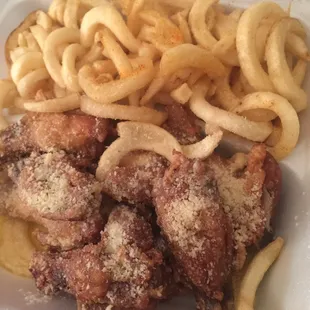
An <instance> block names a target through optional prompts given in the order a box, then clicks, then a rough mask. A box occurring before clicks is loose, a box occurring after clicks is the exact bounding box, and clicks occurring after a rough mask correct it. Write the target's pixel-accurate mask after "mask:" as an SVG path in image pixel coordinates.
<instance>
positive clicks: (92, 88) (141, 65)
mask: <svg viewBox="0 0 310 310" xmlns="http://www.w3.org/2000/svg"><path fill="white" fill-rule="evenodd" d="M132 65H133V71H132V73H131V74H130V75H128V76H126V77H125V78H122V79H119V80H114V81H112V80H111V79H110V78H108V80H105V81H104V82H103V83H101V82H100V81H98V80H97V79H96V76H95V72H94V69H93V68H92V67H90V66H88V65H86V66H84V67H83V68H82V69H81V70H80V71H79V74H78V75H79V83H80V86H81V87H82V89H83V90H84V92H85V93H86V94H87V95H88V96H89V97H90V98H92V99H93V100H95V101H98V102H100V103H112V102H116V101H118V100H120V99H123V98H125V97H127V96H128V95H130V94H131V93H133V92H135V91H137V90H139V89H141V88H143V87H145V86H146V85H148V83H149V82H150V81H151V80H152V79H153V77H154V75H155V72H154V66H153V63H152V61H150V60H148V59H143V58H137V59H135V63H134V64H132Z"/></svg>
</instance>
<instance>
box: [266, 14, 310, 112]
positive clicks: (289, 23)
mask: <svg viewBox="0 0 310 310" xmlns="http://www.w3.org/2000/svg"><path fill="white" fill-rule="evenodd" d="M300 27H301V24H300V23H299V22H298V21H297V20H295V19H291V18H285V19H282V20H281V21H280V22H278V23H277V24H276V25H275V27H274V28H273V29H272V32H271V34H270V36H269V38H268V42H267V46H266V60H267V64H268V71H269V76H270V79H271V81H272V83H273V85H274V87H275V88H276V90H277V92H278V93H279V94H280V95H282V96H283V97H285V98H287V99H288V100H289V101H290V103H291V104H292V105H293V107H294V108H295V110H296V111H297V112H300V111H302V110H304V109H305V108H306V107H307V95H306V93H305V91H304V90H303V89H301V88H300V86H299V85H298V84H297V83H296V82H295V80H294V77H293V75H292V73H291V70H290V68H289V67H288V64H287V61H286V55H285V50H284V48H285V42H286V37H287V34H288V33H289V32H290V31H294V30H295V29H296V31H299V30H300Z"/></svg>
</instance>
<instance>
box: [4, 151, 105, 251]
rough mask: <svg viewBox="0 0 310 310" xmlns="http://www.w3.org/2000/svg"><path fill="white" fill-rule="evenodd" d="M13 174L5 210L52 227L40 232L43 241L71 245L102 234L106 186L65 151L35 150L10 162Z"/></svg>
mask: <svg viewBox="0 0 310 310" xmlns="http://www.w3.org/2000/svg"><path fill="white" fill-rule="evenodd" d="M8 176H9V178H10V181H9V182H6V183H5V184H2V186H1V195H0V197H1V198H0V199H1V207H0V213H1V214H6V215H9V216H13V217H16V218H22V219H25V220H28V221H32V222H35V223H37V224H39V225H41V226H43V227H44V228H46V231H37V232H36V235H37V237H38V239H39V240H40V241H41V243H42V244H43V245H46V246H49V247H53V248H59V249H71V248H75V247H80V246H83V245H84V244H86V243H88V242H92V241H96V240H97V239H99V237H100V230H101V229H102V226H103V223H102V218H101V215H100V207H101V194H100V190H101V186H100V184H99V183H98V182H97V181H96V180H95V177H94V176H93V175H91V174H87V173H82V172H80V171H78V170H77V169H76V168H74V166H72V165H71V162H70V159H69V158H68V157H67V156H66V155H65V154H64V153H57V152H52V153H47V154H43V155H39V154H37V153H32V154H31V156H30V157H29V158H26V159H22V160H20V161H18V162H16V163H13V164H9V165H8Z"/></svg>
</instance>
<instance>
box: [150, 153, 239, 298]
mask: <svg viewBox="0 0 310 310" xmlns="http://www.w3.org/2000/svg"><path fill="white" fill-rule="evenodd" d="M153 195H154V197H155V199H154V204H155V206H156V213H157V216H158V224H159V226H160V227H161V229H162V231H163V233H164V235H165V236H166V238H167V240H168V242H169V245H170V248H171V251H172V253H173V254H174V256H175V259H176V261H177V263H178V265H179V266H180V267H181V269H182V270H183V273H184V275H185V276H186V277H187V278H188V281H189V282H190V283H191V284H192V286H193V288H195V289H198V290H200V291H202V292H203V293H205V294H206V295H207V297H210V298H212V299H217V300H221V299H222V298H223V292H222V288H223V285H224V283H225V282H226V280H227V278H228V276H229V274H230V270H231V266H232V254H233V241H232V233H231V227H230V222H229V219H228V218H227V216H226V214H225V212H224V210H223V208H222V206H221V205H220V200H219V197H218V192H217V188H216V183H215V181H214V179H213V178H212V175H211V174H209V173H208V172H207V171H206V169H205V164H204V162H203V161H200V160H189V159H186V158H185V157H184V156H183V155H182V154H180V153H175V154H174V159H173V162H172V164H171V166H170V167H169V169H168V170H167V171H166V173H165V176H164V178H163V179H162V180H160V181H158V182H157V183H156V185H155V188H154V190H153Z"/></svg>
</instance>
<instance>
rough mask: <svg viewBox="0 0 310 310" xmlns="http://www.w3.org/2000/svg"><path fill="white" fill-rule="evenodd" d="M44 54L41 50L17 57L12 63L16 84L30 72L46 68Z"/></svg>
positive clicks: (12, 75) (12, 73) (13, 78)
mask: <svg viewBox="0 0 310 310" xmlns="http://www.w3.org/2000/svg"><path fill="white" fill-rule="evenodd" d="M44 67H45V64H44V61H43V55H42V53H40V52H29V53H26V54H24V55H22V56H21V57H19V58H18V59H17V61H16V62H15V63H14V64H13V65H12V68H11V77H12V80H13V82H14V83H15V84H18V82H19V81H20V80H21V79H22V78H23V77H24V76H25V75H26V74H27V73H29V72H31V71H33V70H37V69H41V68H44Z"/></svg>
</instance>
